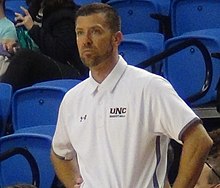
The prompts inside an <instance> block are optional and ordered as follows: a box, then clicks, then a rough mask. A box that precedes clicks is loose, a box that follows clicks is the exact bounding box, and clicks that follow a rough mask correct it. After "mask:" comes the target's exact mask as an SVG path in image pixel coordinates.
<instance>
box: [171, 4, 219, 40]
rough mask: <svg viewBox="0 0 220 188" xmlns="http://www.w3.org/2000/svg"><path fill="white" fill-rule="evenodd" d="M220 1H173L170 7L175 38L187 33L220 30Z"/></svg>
mask: <svg viewBox="0 0 220 188" xmlns="http://www.w3.org/2000/svg"><path fill="white" fill-rule="evenodd" d="M219 12H220V1H216V0H209V1H207V0H172V1H171V7H170V15H171V28H172V33H173V36H179V35H181V34H183V33H186V32H191V31H196V30H202V29H211V28H220V16H219Z"/></svg>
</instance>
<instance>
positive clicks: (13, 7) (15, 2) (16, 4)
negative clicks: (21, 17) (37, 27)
mask: <svg viewBox="0 0 220 188" xmlns="http://www.w3.org/2000/svg"><path fill="white" fill-rule="evenodd" d="M20 6H23V7H24V8H28V6H27V4H26V1H25V0H5V15H6V17H7V18H8V19H9V20H11V21H12V22H15V20H14V18H15V12H17V13H21V14H23V11H22V10H21V8H20Z"/></svg>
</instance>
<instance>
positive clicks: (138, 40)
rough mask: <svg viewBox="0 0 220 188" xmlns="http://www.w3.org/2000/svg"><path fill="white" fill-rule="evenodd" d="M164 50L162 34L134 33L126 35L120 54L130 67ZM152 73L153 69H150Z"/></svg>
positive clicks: (120, 47)
mask: <svg viewBox="0 0 220 188" xmlns="http://www.w3.org/2000/svg"><path fill="white" fill-rule="evenodd" d="M163 50H164V36H163V35H162V34H160V33H151V32H145V33H133V34H127V35H124V39H123V41H122V43H121V44H120V46H119V53H120V54H121V55H122V57H124V59H125V60H126V61H127V62H128V64H130V65H134V66H136V65H138V64H139V63H141V62H142V61H144V60H146V59H148V58H150V57H151V56H153V55H156V54H158V53H160V52H162V51H163ZM148 70H149V71H151V72H154V71H152V69H151V67H150V68H149V69H148Z"/></svg>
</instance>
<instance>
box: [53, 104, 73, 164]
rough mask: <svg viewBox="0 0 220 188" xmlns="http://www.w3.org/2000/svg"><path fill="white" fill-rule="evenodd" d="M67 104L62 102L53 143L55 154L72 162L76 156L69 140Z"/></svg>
mask: <svg viewBox="0 0 220 188" xmlns="http://www.w3.org/2000/svg"><path fill="white" fill-rule="evenodd" d="M64 103H65V102H64V101H62V103H61V105H60V109H59V114H58V120H57V125H56V130H55V133H54V137H53V141H52V149H53V151H54V153H55V154H56V155H57V156H58V157H60V158H61V159H64V160H71V159H73V157H74V156H75V155H76V152H75V150H74V148H73V147H72V144H71V142H70V139H69V135H68V131H67V123H66V122H65V104H64Z"/></svg>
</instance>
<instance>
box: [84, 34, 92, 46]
mask: <svg viewBox="0 0 220 188" xmlns="http://www.w3.org/2000/svg"><path fill="white" fill-rule="evenodd" d="M83 44H84V46H91V44H92V39H91V36H90V34H89V33H87V34H86V35H85V37H84V41H83Z"/></svg>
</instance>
